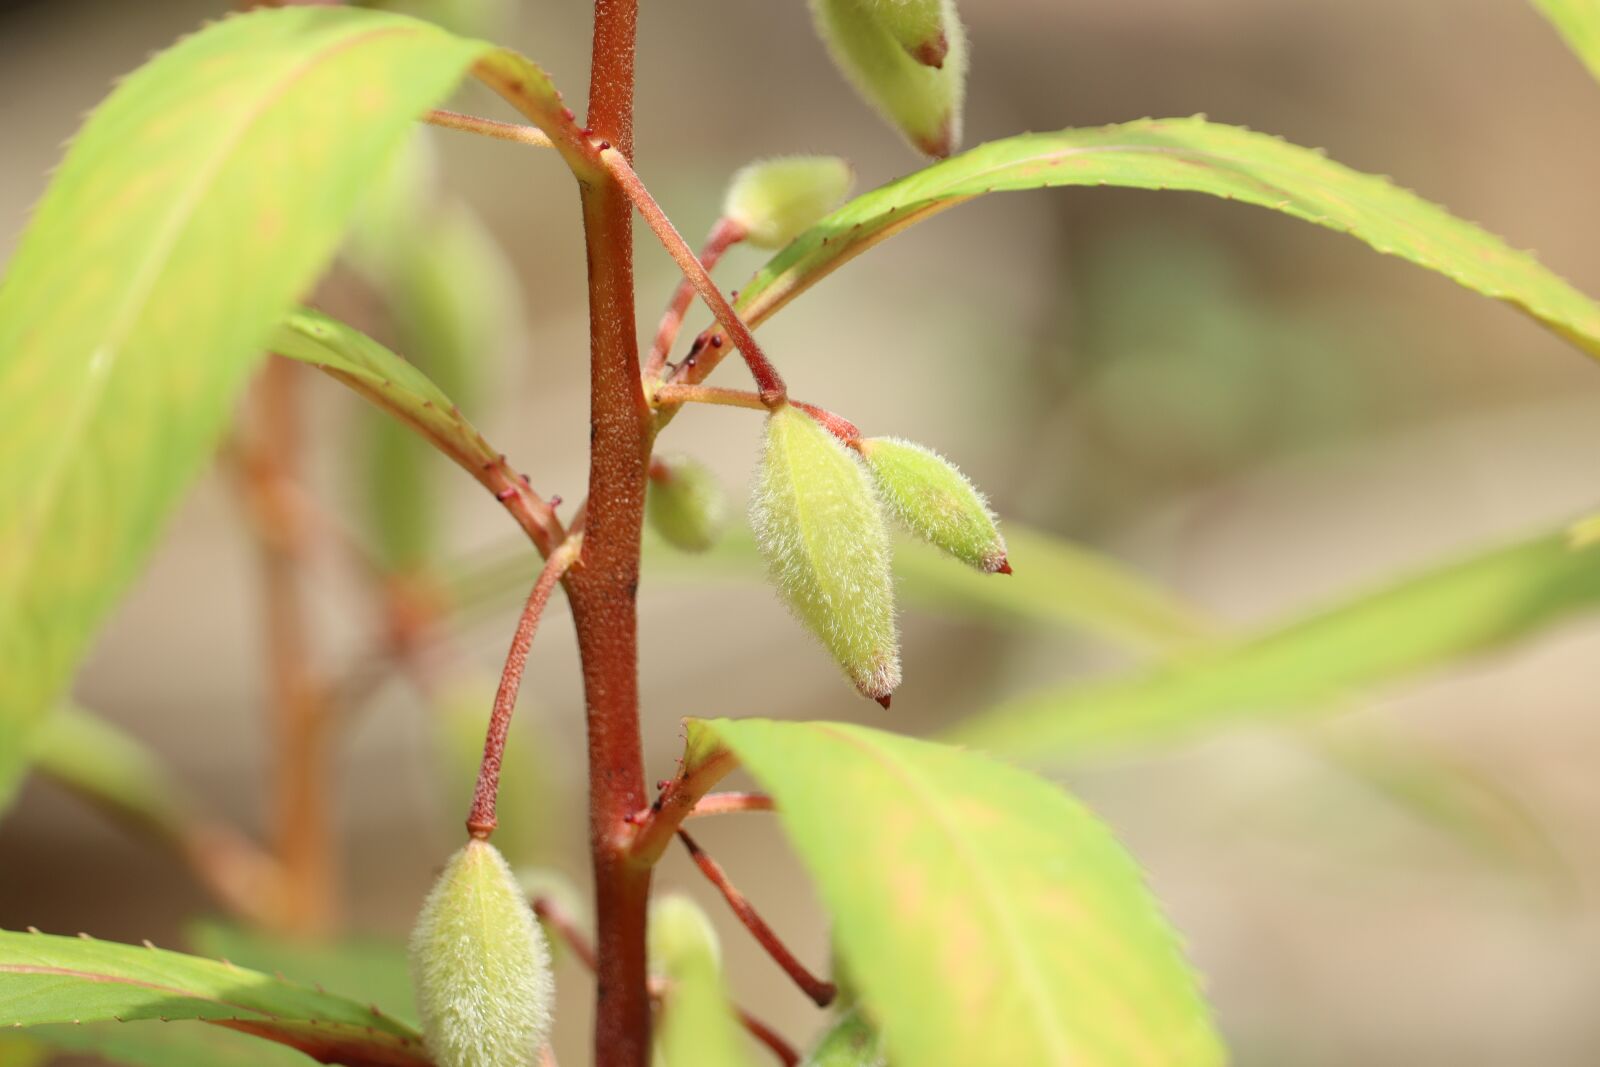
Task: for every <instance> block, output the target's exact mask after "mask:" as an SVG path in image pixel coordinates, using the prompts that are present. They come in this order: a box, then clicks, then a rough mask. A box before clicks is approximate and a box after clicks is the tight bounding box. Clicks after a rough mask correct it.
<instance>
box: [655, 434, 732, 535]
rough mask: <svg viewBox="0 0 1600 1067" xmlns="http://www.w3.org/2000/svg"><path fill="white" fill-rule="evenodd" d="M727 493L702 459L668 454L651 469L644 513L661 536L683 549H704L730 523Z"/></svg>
mask: <svg viewBox="0 0 1600 1067" xmlns="http://www.w3.org/2000/svg"><path fill="white" fill-rule="evenodd" d="M729 510H730V509H729V507H728V495H727V494H726V493H725V492H723V490H722V483H721V482H719V481H717V477H716V475H714V474H712V473H711V468H709V467H707V466H706V465H705V464H704V463H701V462H700V461H699V460H694V459H690V458H688V457H687V456H667V457H664V458H662V459H661V460H660V462H659V463H658V464H656V465H654V466H653V467H652V469H651V471H650V489H649V493H648V495H647V496H646V498H645V513H646V515H648V516H649V519H650V526H651V528H653V529H654V530H655V532H656V533H658V534H660V535H661V539H662V540H664V541H666V542H667V544H669V545H671V546H672V547H673V548H676V549H680V550H681V551H684V552H704V551H706V550H707V549H709V548H710V547H711V546H712V545H714V544H716V543H717V539H718V538H719V537H721V536H722V531H723V529H724V528H725V527H726V526H727V525H728V512H729Z"/></svg>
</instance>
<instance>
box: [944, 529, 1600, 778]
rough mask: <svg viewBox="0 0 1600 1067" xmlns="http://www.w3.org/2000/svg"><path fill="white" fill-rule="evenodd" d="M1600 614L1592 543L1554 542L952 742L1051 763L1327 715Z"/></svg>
mask: <svg viewBox="0 0 1600 1067" xmlns="http://www.w3.org/2000/svg"><path fill="white" fill-rule="evenodd" d="M1597 605H1600V544H1591V545H1587V546H1584V547H1576V548H1575V547H1573V545H1572V543H1571V541H1570V539H1569V535H1568V533H1567V531H1566V530H1562V531H1560V532H1558V533H1553V534H1547V535H1545V536H1542V537H1536V538H1533V539H1531V540H1528V541H1523V542H1520V543H1517V544H1513V545H1510V546H1508V547H1504V548H1499V549H1496V550H1494V551H1490V552H1487V553H1484V554H1482V555H1478V556H1475V557H1472V558H1469V559H1467V560H1464V561H1462V562H1458V563H1454V564H1451V565H1447V566H1444V567H1439V568H1436V569H1434V570H1430V571H1427V572H1425V573H1423V574H1420V575H1417V576H1415V577H1412V578H1409V579H1406V580H1404V581H1401V582H1398V583H1396V584H1394V585H1391V586H1389V587H1387V588H1385V589H1381V590H1379V591H1378V592H1376V593H1373V594H1369V595H1366V596H1361V597H1357V598H1355V599H1352V600H1349V601H1347V602H1346V603H1344V604H1341V605H1339V606H1337V607H1334V608H1332V609H1331V610H1327V611H1322V612H1317V613H1314V614H1311V615H1307V616H1304V617H1302V618H1297V619H1294V620H1291V621H1289V622H1286V623H1284V624H1282V625H1279V626H1274V627H1269V628H1267V629H1264V630H1262V631H1260V632H1259V633H1257V634H1255V635H1253V636H1248V637H1241V638H1237V639H1229V640H1227V641H1222V642H1218V643H1216V644H1215V645H1212V646H1210V647H1203V648H1201V649H1200V650H1198V651H1195V652H1193V653H1190V654H1186V655H1183V656H1180V657H1178V658H1176V659H1174V660H1173V661H1171V662H1169V663H1166V664H1163V665H1160V666H1157V667H1154V668H1151V669H1148V670H1143V671H1140V672H1138V673H1136V674H1134V675H1133V676H1131V677H1128V678H1119V679H1112V680H1110V681H1104V682H1088V683H1069V684H1066V685H1062V686H1059V687H1056V688H1053V689H1047V690H1045V691H1043V692H1039V693H1034V694H1031V695H1028V696H1024V697H1021V698H1019V699H1016V700H1012V701H1009V702H1007V703H1004V704H1002V705H1000V706H999V707H997V708H994V709H991V710H989V711H987V712H984V713H982V714H980V715H978V716H976V717H975V718H972V719H969V720H968V721H966V722H964V723H962V724H960V725H959V726H958V727H957V728H956V730H955V733H954V735H953V737H954V739H955V740H959V741H962V742H964V743H968V744H972V745H976V746H978V747H980V748H984V749H986V750H988V751H991V752H996V753H1000V754H1004V755H1008V756H1014V757H1017V758H1023V759H1027V760H1030V761H1039V762H1059V761H1063V760H1071V759H1079V758H1083V757H1087V756H1090V755H1096V754H1104V753H1107V752H1114V751H1118V750H1126V749H1128V748H1131V747H1136V746H1140V745H1150V744H1158V743H1162V742H1170V741H1173V740H1175V739H1179V738H1184V737H1188V736H1191V735H1195V734H1199V733H1202V732H1204V731H1207V730H1215V729H1217V728H1219V727H1220V726H1223V725H1227V724H1230V723H1235V722H1248V721H1255V720H1262V719H1268V718H1271V717H1276V716H1281V715H1283V714H1286V713H1288V712H1291V711H1294V710H1297V709H1301V708H1305V707H1307V706H1315V705H1321V704H1326V703H1327V702H1329V701H1331V700H1333V699H1335V698H1337V697H1340V696H1343V695H1345V694H1348V693H1350V692H1351V691H1353V690H1356V689H1358V688H1362V687H1369V686H1373V685H1376V684H1378V683H1380V682H1384V681H1388V680H1390V679H1394V678H1399V677H1403V676H1405V675H1407V674H1411V673H1414V672H1416V671H1420V670H1422V669H1424V668H1427V667H1431V666H1435V665H1438V664H1441V663H1446V662H1450V661H1453V660H1457V659H1460V658H1462V657H1464V656H1468V655H1471V654H1473V653H1477V652H1482V651H1486V650H1489V649H1494V648H1499V647H1502V646H1505V645H1508V644H1510V643H1512V642H1513V641H1515V640H1516V639H1518V638H1521V637H1525V636H1527V635H1529V634H1532V633H1535V632H1537V631H1539V630H1541V629H1543V628H1545V627H1548V626H1551V625H1553V624H1555V623H1557V622H1559V621H1561V620H1563V619H1566V618H1568V617H1570V616H1572V615H1574V614H1576V613H1578V612H1580V611H1586V610H1592V609H1594V608H1595V607H1596V606H1597Z"/></svg>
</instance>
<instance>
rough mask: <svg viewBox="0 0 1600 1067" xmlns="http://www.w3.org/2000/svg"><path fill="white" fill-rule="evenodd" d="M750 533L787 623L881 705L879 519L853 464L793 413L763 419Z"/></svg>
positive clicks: (885, 569) (884, 646)
mask: <svg viewBox="0 0 1600 1067" xmlns="http://www.w3.org/2000/svg"><path fill="white" fill-rule="evenodd" d="M750 525H751V526H752V527H753V528H754V530H755V535H756V544H757V545H758V546H759V547H760V549H761V554H762V556H763V557H764V558H765V559H766V561H767V572H768V574H769V575H770V576H771V578H772V582H773V584H774V585H775V586H776V587H777V589H778V594H779V595H780V596H781V597H782V598H783V600H784V602H785V603H787V604H788V605H789V609H790V610H791V611H792V612H794V615H795V617H796V618H797V619H799V620H800V621H801V622H802V623H804V624H805V625H806V627H807V628H809V629H810V630H811V632H812V633H814V634H816V636H817V637H818V639H819V640H821V641H822V643H823V645H824V646H825V647H826V648H827V649H828V651H829V652H831V653H832V654H833V658H834V659H835V660H836V661H837V662H838V663H839V666H840V667H842V668H844V672H845V674H846V675H848V676H849V677H850V680H851V681H852V682H854V683H855V685H856V688H857V689H859V690H861V692H862V693H864V694H865V695H867V696H869V697H871V698H873V699H874V700H876V701H878V702H879V703H880V704H884V705H885V706H887V704H888V700H889V695H890V694H891V693H893V692H894V690H895V687H896V686H898V685H899V684H900V649H899V644H898V638H897V636H896V634H895V626H894V580H893V577H892V576H891V574H890V570H889V534H888V531H887V529H885V527H884V522H883V511H882V509H881V508H880V507H879V505H878V501H877V499H876V498H875V497H874V495H873V492H872V486H871V483H870V482H869V481H868V479H867V475H866V472H865V471H864V470H863V469H862V465H861V463H860V462H859V461H858V460H857V459H856V457H855V456H854V455H853V454H852V453H851V452H850V450H849V449H847V448H845V446H844V445H843V444H841V443H840V442H839V440H838V438H836V437H834V436H833V435H832V434H830V433H829V432H828V431H827V430H825V429H823V428H822V427H821V426H820V425H819V424H818V423H817V421H816V420H815V419H813V418H812V417H811V416H810V415H807V414H806V413H805V412H803V411H801V410H800V409H799V408H796V407H793V406H791V405H788V404H785V405H783V406H782V407H780V408H778V409H777V410H775V411H773V412H772V414H771V415H770V416H768V418H767V440H766V450H765V453H764V455H763V456H762V460H761V466H760V469H759V472H758V477H757V479H756V489H755V495H754V496H753V497H752V499H751V502H750Z"/></svg>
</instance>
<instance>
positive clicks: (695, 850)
mask: <svg viewBox="0 0 1600 1067" xmlns="http://www.w3.org/2000/svg"><path fill="white" fill-rule="evenodd" d="M678 840H680V841H682V842H683V844H684V847H685V848H687V849H688V850H689V855H690V856H691V857H692V858H693V859H694V862H695V866H697V867H699V868H700V873H702V874H704V875H705V876H706V879H707V880H708V881H710V882H711V884H712V885H714V886H716V887H717V891H718V892H720V893H721V894H722V896H723V899H725V900H726V901H727V902H728V906H729V907H730V908H732V909H733V913H734V914H735V915H737V916H738V917H739V921H740V922H742V923H744V925H745V928H746V929H748V930H749V931H750V933H751V934H752V935H754V937H755V939H756V941H758V942H759V943H760V945H761V947H762V948H764V949H766V950H767V955H769V956H771V957H772V958H773V960H774V961H776V962H777V964H778V966H779V967H782V968H783V971H784V973H785V974H787V975H788V976H789V977H790V978H792V979H794V984H795V985H797V986H799V987H800V989H801V991H802V992H804V993H805V995H806V996H808V997H810V998H811V1000H812V1003H814V1004H816V1006H817V1007H819V1008H826V1007H827V1006H828V1005H829V1004H832V1003H833V998H834V997H835V996H837V995H838V992H839V991H838V989H837V988H836V987H835V986H834V984H833V983H832V982H829V981H825V980H823V979H821V978H818V977H817V976H816V975H814V974H812V973H811V972H810V971H809V970H807V969H806V966H805V964H803V963H801V962H800V961H799V960H798V959H797V958H795V955H794V953H792V952H790V951H789V948H788V946H787V945H785V944H784V943H783V942H782V941H780V940H779V939H778V935H777V934H775V933H773V932H772V927H770V926H768V925H767V923H766V920H765V919H763V918H762V917H761V915H760V914H759V913H758V912H757V911H756V909H755V906H754V905H752V904H751V903H750V901H749V900H748V899H746V898H745V895H744V894H743V893H741V892H739V890H738V889H737V888H735V887H734V885H733V883H732V882H730V881H728V875H727V873H726V872H724V871H723V869H722V866H721V864H719V863H717V861H716V860H714V859H712V858H711V857H710V856H709V855H707V854H706V852H705V850H704V849H702V848H701V847H700V846H699V845H698V844H696V843H695V840H694V838H692V837H690V836H689V835H688V833H686V832H685V831H683V830H681V829H680V830H679V831H678Z"/></svg>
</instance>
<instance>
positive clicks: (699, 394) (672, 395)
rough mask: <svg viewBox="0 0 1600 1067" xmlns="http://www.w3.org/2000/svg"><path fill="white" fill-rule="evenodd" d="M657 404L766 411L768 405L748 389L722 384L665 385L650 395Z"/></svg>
mask: <svg viewBox="0 0 1600 1067" xmlns="http://www.w3.org/2000/svg"><path fill="white" fill-rule="evenodd" d="M650 400H651V403H653V404H655V405H657V406H664V405H667V404H674V405H676V404H715V405H717V406H719V407H725V408H749V409H751V410H752V411H766V410H768V409H767V405H766V404H764V403H762V402H761V398H760V397H759V396H757V395H756V394H755V393H752V392H751V391H750V390H748V389H729V388H727V387H726V386H721V385H663V386H661V387H659V388H657V389H656V391H655V392H654V393H652V394H651V397H650Z"/></svg>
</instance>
